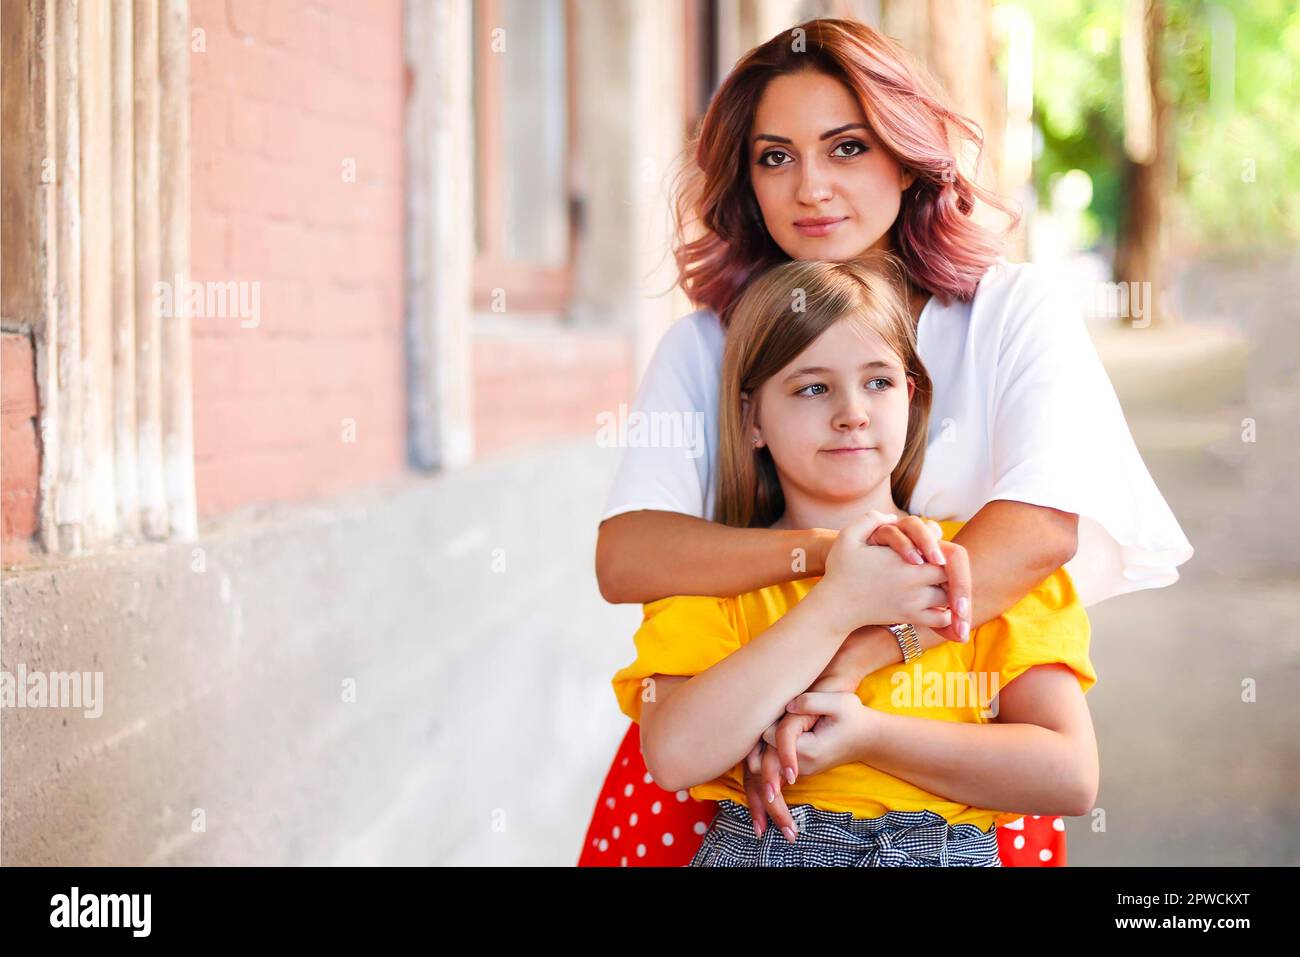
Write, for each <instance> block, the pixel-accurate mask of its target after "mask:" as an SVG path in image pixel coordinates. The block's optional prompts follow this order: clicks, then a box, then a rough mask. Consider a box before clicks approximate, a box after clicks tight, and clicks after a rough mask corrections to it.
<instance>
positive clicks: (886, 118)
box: [579, 19, 1192, 866]
mask: <svg viewBox="0 0 1300 957" xmlns="http://www.w3.org/2000/svg"><path fill="white" fill-rule="evenodd" d="M966 143H973V144H974V145H975V146H976V147H979V146H980V145H981V141H980V134H979V131H978V129H977V128H976V127H975V126H974V124H973V123H971V122H970V121H969V120H967V119H965V118H963V117H961V116H959V115H958V114H956V113H954V112H953V111H952V110H951V109H949V108H948V107H947V106H945V105H944V103H943V100H942V97H941V96H940V94H939V93H938V92H937V90H936V88H935V87H934V85H933V84H932V83H931V82H930V81H929V80H928V79H927V78H925V77H924V76H923V74H922V73H921V71H920V70H919V69H918V68H917V67H916V66H914V65H913V64H912V63H911V62H910V60H909V58H908V57H907V55H906V54H905V53H904V52H903V51H902V50H901V49H900V48H899V47H898V46H897V45H896V44H894V43H893V42H892V41H890V40H889V39H888V38H886V37H884V36H883V35H881V34H880V33H878V32H877V31H875V30H873V29H871V28H870V27H867V26H865V25H863V24H861V23H857V22H855V21H852V20H842V19H818V20H811V21H808V22H806V23H803V24H801V25H800V26H798V27H795V28H793V29H792V30H790V31H786V32H783V33H780V34H778V35H777V36H775V37H773V38H772V39H770V40H768V41H767V42H765V43H763V44H762V45H760V46H758V47H756V48H755V49H753V50H751V51H750V52H749V53H747V54H746V55H745V56H744V57H742V58H741V60H740V61H739V62H738V63H737V64H736V66H735V68H734V69H733V70H732V72H731V74H730V75H729V76H728V77H727V78H726V80H725V81H724V82H723V84H722V86H721V87H720V88H719V90H718V91H717V93H716V95H715V96H714V98H713V101H712V103H711V104H710V106H709V109H708V111H707V113H706V114H705V117H704V119H703V121H702V123H701V125H700V129H699V131H698V133H697V134H696V136H695V137H694V138H693V139H692V141H691V143H690V144H689V145H688V148H687V156H688V157H690V159H691V162H689V163H688V164H687V165H686V166H685V167H684V169H683V170H682V177H681V179H680V181H679V183H678V186H677V189H676V200H675V210H674V212H675V218H676V224H677V240H676V243H675V247H674V253H675V256H676V260H677V264H678V269H679V284H680V286H681V287H682V289H683V291H684V292H685V293H686V294H687V295H688V297H689V298H690V299H691V301H692V302H693V303H695V304H697V305H698V306H700V308H699V310H698V311H696V312H694V313H692V314H690V315H688V316H686V317H684V318H682V319H681V320H679V321H678V322H676V323H675V324H674V325H673V326H672V327H671V328H670V329H669V331H668V332H667V334H666V335H665V336H664V338H663V340H662V341H661V343H660V344H659V347H658V349H657V350H656V352H655V355H654V357H653V359H652V360H651V363H650V365H649V367H648V368H647V369H646V371H645V374H644V376H643V378H642V381H641V384H640V386H639V388H638V391H637V396H636V410H637V411H639V412H641V413H644V414H646V415H650V416H653V415H663V414H668V415H671V416H681V417H685V416H692V417H699V418H700V419H702V421H703V424H704V429H703V431H702V434H703V436H704V439H703V442H702V447H701V448H691V449H681V448H668V447H664V446H662V445H657V446H654V447H641V446H635V447H629V448H627V449H625V450H624V453H623V459H622V462H621V464H620V467H619V470H618V473H617V475H616V477H615V480H614V486H613V489H612V490H611V493H610V496H609V499H608V501H607V503H606V508H605V511H604V514H603V516H602V521H601V526H600V531H599V538H598V542H597V549H596V570H597V577H598V579H599V583H600V589H601V594H602V595H603V596H604V597H605V598H606V599H607V600H609V601H612V602H641V603H649V602H653V601H657V600H659V599H662V598H665V597H667V596H672V595H711V596H717V597H729V596H735V595H741V594H744V593H747V592H751V591H755V590H757V589H760V588H764V587H766V586H769V585H774V584H778V583H781V582H788V581H792V580H797V579H802V578H810V577H815V576H820V575H823V574H824V572H825V560H826V555H827V553H828V552H829V550H830V547H831V545H832V544H833V543H834V541H835V538H836V533H835V532H833V531H831V530H827V529H816V528H812V529H769V528H762V527H751V528H736V527H732V526H728V525H725V524H721V523H719V522H715V521H713V518H714V515H713V510H714V497H715V494H716V488H715V485H716V480H715V473H716V465H715V463H716V456H717V447H718V389H719V380H720V372H721V364H722V356H723V345H724V342H725V337H726V334H727V326H728V321H729V319H730V315H731V311H732V308H733V307H734V305H735V302H736V300H737V298H738V296H739V293H740V292H741V291H742V290H743V289H744V287H745V285H746V283H747V282H748V281H749V280H750V279H751V278H753V277H755V276H757V275H760V274H762V273H763V272H764V271H766V270H767V269H769V268H771V267H772V266H775V265H778V264H780V263H783V262H788V261H790V260H832V261H849V260H852V259H856V258H859V257H862V256H863V255H864V254H866V253H868V252H870V251H873V250H879V251H884V252H889V253H892V254H893V255H894V256H895V257H897V258H898V259H899V260H901V262H902V264H903V267H904V270H905V277H904V284H905V287H906V288H905V290H904V291H905V293H906V296H907V301H908V304H909V307H910V311H911V316H912V319H913V322H914V323H915V324H916V326H915V332H916V339H917V346H918V350H919V353H920V357H921V359H922V360H923V362H924V364H925V367H926V368H927V369H928V371H929V374H930V377H931V379H932V382H933V388H934V395H933V402H932V406H931V417H930V425H929V433H928V444H927V448H926V454H925V459H924V465H923V468H922V471H921V473H920V476H919V478H918V480H917V482H916V484H915V487H914V488H913V489H912V492H911V497H910V501H909V508H908V511H909V512H910V513H912V514H921V515H927V516H932V517H936V518H941V519H948V520H953V521H961V522H963V523H964V524H963V525H962V526H961V530H960V532H958V533H957V534H956V535H955V536H954V537H953V540H952V541H951V542H947V541H942V540H941V538H940V535H939V534H938V533H937V532H935V531H934V530H933V529H932V528H931V529H928V530H927V529H926V528H925V527H924V526H921V525H910V526H908V527H907V528H906V529H903V528H902V527H901V525H902V523H900V525H899V526H889V525H886V526H884V527H882V528H880V529H879V530H878V531H877V533H876V537H875V538H873V539H872V541H874V542H875V543H877V544H887V545H891V546H893V547H894V548H895V549H896V550H898V551H899V553H900V554H899V557H898V560H899V561H905V560H907V559H906V558H905V557H904V555H906V554H908V553H909V552H910V550H911V548H912V547H915V548H916V551H917V553H918V554H920V555H921V557H923V558H924V559H925V560H928V561H931V562H934V563H936V564H940V565H943V566H944V567H945V570H946V586H945V587H946V592H947V596H948V605H947V614H946V615H945V616H943V617H942V618H941V619H935V620H934V624H933V625H931V626H930V627H927V626H926V625H925V624H921V623H917V622H912V623H910V624H912V625H914V626H915V631H916V633H917V634H918V635H919V638H920V647H921V648H923V649H924V648H929V647H933V646H935V645H937V644H939V643H941V642H942V641H945V640H955V641H963V640H965V639H966V638H967V636H968V635H969V633H970V631H971V630H973V629H974V628H976V627H978V626H979V625H981V624H984V623H985V622H987V621H990V620H991V619H994V618H997V617H998V616H1000V615H1001V614H1002V613H1003V612H1005V611H1006V610H1007V609H1008V608H1010V607H1011V606H1013V605H1014V604H1016V602H1018V601H1019V600H1020V599H1021V598H1023V597H1024V596H1025V595H1026V594H1028V593H1029V592H1030V590H1031V589H1032V588H1034V586H1035V585H1037V584H1039V583H1040V582H1042V581H1043V580H1044V579H1045V578H1046V577H1047V576H1048V575H1050V574H1051V573H1052V572H1053V571H1054V570H1056V569H1058V568H1060V567H1061V566H1062V565H1064V566H1065V568H1066V569H1067V571H1068V572H1069V574H1070V576H1071V578H1072V580H1073V581H1074V584H1075V587H1076V588H1077V589H1078V593H1079V596H1080V598H1081V600H1082V601H1083V603H1084V604H1085V605H1088V604H1094V603H1096V602H1098V601H1101V600H1103V599H1105V598H1108V597H1111V596H1114V595H1118V594H1122V593H1124V592H1128V591H1134V590H1137V589H1142V588H1155V587H1162V586H1165V585H1168V584H1171V583H1172V582H1174V581H1176V580H1177V578H1178V572H1177V568H1176V567H1177V566H1178V565H1179V564H1181V563H1182V562H1184V561H1186V560H1187V559H1188V558H1189V557H1191V554H1192V549H1191V546H1190V545H1189V544H1188V541H1187V539H1186V537H1185V536H1184V534H1183V532H1182V530H1181V529H1180V528H1179V526H1178V523H1177V521H1176V519H1175V518H1174V516H1173V514H1172V513H1171V512H1170V510H1169V507H1168V505H1167V504H1166V503H1165V501H1164V499H1163V497H1162V496H1161V495H1160V492H1159V490H1158V489H1157V488H1156V486H1155V484H1154V482H1153V481H1152V479H1151V476H1150V474H1149V473H1148V471H1147V469H1146V466H1145V465H1144V463H1143V462H1142V459H1141V456H1140V455H1139V454H1138V451H1137V449H1136V447H1135V445H1134V443H1133V439H1132V436H1131V435H1130V433H1129V430H1128V427H1127V424H1126V423H1125V420H1124V416H1123V412H1122V411H1121V409H1120V406H1119V402H1118V400H1117V398H1116V396H1115V392H1114V389H1113V387H1112V386H1111V383H1110V380H1109V379H1108V377H1107V376H1106V373H1105V370H1104V369H1103V367H1102V365H1101V362H1100V360H1099V358H1098V356H1097V353H1096V350H1095V348H1094V347H1093V345H1092V342H1091V340H1090V339H1089V337H1088V334H1087V331H1086V329H1085V328H1084V325H1083V321H1082V318H1081V315H1080V314H1079V312H1078V310H1077V308H1075V307H1074V305H1073V304H1072V303H1071V302H1070V301H1069V299H1068V298H1067V297H1065V296H1063V295H1062V293H1061V288H1060V285H1059V284H1058V283H1055V282H1053V279H1052V277H1051V276H1050V275H1047V274H1046V273H1045V272H1044V271H1043V270H1042V269H1041V268H1039V267H1035V266H1032V265H1027V264H1012V263H1009V262H1007V261H1006V260H1005V259H1003V258H1002V256H1001V254H1002V250H1003V246H1002V238H1001V237H1000V236H999V235H997V234H996V233H994V232H992V231H990V230H988V229H987V228H985V227H984V226H982V225H980V224H979V223H977V222H976V220H975V219H974V218H973V215H972V214H973V213H974V211H975V207H976V204H977V203H980V202H982V203H984V204H986V205H987V206H989V207H991V208H993V209H996V210H1001V211H1003V212H1005V213H1007V214H1008V215H1009V216H1010V212H1009V210H1008V209H1007V207H1006V205H1005V204H1004V203H1003V202H1002V201H1001V200H1000V199H999V198H998V197H996V196H994V195H991V194H989V193H988V192H986V191H984V190H983V189H981V188H980V187H979V186H978V185H977V184H976V183H974V182H972V181H971V180H970V179H968V178H967V177H966V176H965V174H964V173H963V172H962V170H961V169H960V168H959V167H958V163H957V155H958V151H959V150H960V149H961V147H962V146H963V145H964V144H966ZM905 538H906V541H905V540H904V539H905ZM900 624H905V623H900ZM900 633H901V632H900V631H899V629H897V628H894V629H889V628H884V627H876V626H873V627H870V628H863V629H859V630H858V631H856V632H854V633H853V634H852V635H850V636H849V637H848V639H846V641H845V642H844V645H843V648H842V649H841V655H840V656H837V657H840V658H841V662H843V661H846V660H847V661H851V662H852V663H853V667H854V668H856V669H857V673H858V674H860V675H861V676H862V677H863V678H865V677H866V676H867V675H868V674H871V673H872V672H874V671H876V670H878V669H881V668H885V667H891V666H893V665H896V664H898V663H899V662H902V661H904V660H905V659H910V654H909V652H908V650H907V649H906V648H904V647H902V644H903V642H901V641H900V638H899V637H898V635H899V634H900ZM911 653H915V649H912V651H911ZM842 672H843V669H841V674H842ZM810 690H819V687H818V685H817V684H814V685H813V686H812V687H811V689H810ZM811 727H812V723H811V721H809V720H807V719H806V716H804V715H788V716H786V717H785V718H782V719H781V720H780V722H779V723H777V724H774V725H773V727H771V728H769V730H768V732H767V733H765V735H764V739H763V740H760V741H757V742H755V746H754V749H753V750H752V751H751V752H750V755H749V758H748V759H747V760H746V762H745V765H746V766H745V791H746V794H747V795H748V798H749V805H750V812H751V814H752V817H753V821H754V825H755V829H756V831H757V832H758V834H760V835H761V833H762V831H763V830H764V829H765V828H766V825H767V823H768V821H769V820H770V821H771V822H772V823H774V824H776V825H777V826H778V827H780V828H781V829H782V830H783V831H784V830H785V829H786V828H787V827H790V826H791V824H792V823H793V822H792V819H791V816H790V813H789V809H788V808H787V807H786V806H785V803H784V801H783V799H782V797H781V782H782V780H783V779H786V780H789V779H790V778H791V777H792V775H791V774H790V769H789V768H788V767H782V761H781V755H782V754H783V753H785V754H789V753H792V748H793V744H792V742H793V741H795V740H796V739H797V737H798V735H799V734H801V733H803V732H804V731H806V730H809V729H810V728H811ZM716 810H717V808H716V804H714V802H702V801H696V800H694V799H692V798H691V797H690V796H689V795H688V794H687V793H686V792H685V791H678V792H676V793H673V792H668V791H664V790H663V789H661V788H658V787H657V786H656V785H655V784H654V783H653V780H652V779H651V777H650V775H649V773H648V772H647V771H646V768H645V764H644V761H643V759H642V756H641V750H640V742H639V736H638V728H637V726H636V725H635V724H633V725H631V727H630V728H629V730H628V733H627V735H626V737H625V738H624V740H623V744H622V746H621V747H620V748H619V750H618V753H617V754H616V755H615V758H614V762H613V765H612V767H611V769H610V771H609V774H608V776H607V777H606V780H605V782H604V785H603V787H602V788H601V791H600V794H599V795H598V797H597V801H596V808H595V813H594V815H593V818H592V822H591V825H590V827H589V829H588V833H587V837H586V840H585V841H584V845H583V849H582V853H581V858H580V860H579V865H580V866H600V865H609V866H619V865H627V866H635V865H683V864H685V863H687V862H688V861H689V860H690V859H691V858H692V856H693V854H694V853H695V851H696V850H697V849H698V847H699V844H700V840H701V836H702V835H703V834H704V832H705V831H706V830H707V829H708V825H709V822H710V821H711V820H712V819H713V817H714V815H715V813H716ZM998 846H999V851H1000V856H1001V859H1002V862H1003V863H1004V864H1009V865H1014V864H1033V865H1061V864H1064V863H1065V853H1064V851H1065V845H1064V831H1063V826H1062V824H1061V821H1060V819H1059V818H1057V819H1049V818H1037V819H1036V818H1033V817H1029V818H1025V819H1022V820H1020V821H1017V822H1013V823H1012V824H1009V825H1006V826H1004V827H1003V828H1000V829H999V835H998Z"/></svg>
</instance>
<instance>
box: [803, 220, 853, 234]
mask: <svg viewBox="0 0 1300 957" xmlns="http://www.w3.org/2000/svg"><path fill="white" fill-rule="evenodd" d="M846 219H848V217H847V216H844V217H841V218H840V219H836V220H833V221H832V222H829V223H806V224H802V225H801V224H799V223H795V224H794V228H795V229H797V230H799V235H801V236H827V235H830V233H831V232H833V231H834V230H835V229H836V228H837V227H838V226H839V225H840V223H842V222H844V220H846Z"/></svg>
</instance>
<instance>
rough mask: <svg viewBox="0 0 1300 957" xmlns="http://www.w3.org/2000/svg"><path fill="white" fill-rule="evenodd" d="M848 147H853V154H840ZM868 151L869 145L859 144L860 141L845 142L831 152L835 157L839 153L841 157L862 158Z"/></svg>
mask: <svg viewBox="0 0 1300 957" xmlns="http://www.w3.org/2000/svg"><path fill="white" fill-rule="evenodd" d="M846 146H851V147H853V152H851V153H839V151H840V150H842V149H844V147H846ZM866 151H867V144H866V143H862V142H859V141H858V140H845V141H844V142H843V143H841V144H840V145H839V146H837V147H835V149H834V150H833V151H832V152H831V155H832V156H834V155H835V154H836V153H839V155H841V156H860V155H861V154H863V153H865V152H866Z"/></svg>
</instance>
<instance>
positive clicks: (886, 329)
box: [714, 253, 932, 528]
mask: <svg viewBox="0 0 1300 957" xmlns="http://www.w3.org/2000/svg"><path fill="white" fill-rule="evenodd" d="M905 288H906V283H905V273H904V271H903V268H902V265H901V264H900V263H899V262H898V260H897V259H895V258H894V257H892V256H889V255H887V254H883V253H871V254H868V255H867V256H863V257H860V258H858V259H853V260H848V261H846V262H821V261H816V260H814V261H803V260H795V261H791V262H787V263H783V264H782V265H779V266H775V267H773V268H772V269H770V270H768V271H767V272H765V273H763V275H761V276H760V277H758V278H757V279H755V280H754V281H752V282H751V283H750V284H749V285H748V286H747V288H746V289H745V291H744V293H743V294H742V295H741V297H740V298H739V299H738V300H737V302H736V307H735V311H734V313H733V315H732V317H731V324H730V326H729V328H728V330H727V339H726V351H725V353H724V356H723V361H722V383H721V389H720V394H719V397H718V405H719V422H718V484H717V502H716V506H715V510H714V511H715V517H716V519H717V521H719V522H722V523H723V524H725V525H733V526H737V527H740V528H755V527H756V528H766V527H768V526H769V525H771V524H772V523H773V522H775V521H776V520H777V519H779V518H780V517H781V515H782V513H783V512H784V511H785V496H784V494H783V493H782V491H781V483H780V480H779V479H778V477H777V472H776V463H775V462H773V460H772V455H771V453H770V452H769V451H768V449H767V448H754V446H753V443H752V442H751V441H749V439H748V436H749V433H750V429H751V428H752V426H753V417H754V410H755V406H756V404H757V402H756V400H757V397H758V390H759V389H760V388H761V387H762V385H763V383H765V382H766V381H767V380H768V379H770V378H771V377H772V376H774V375H776V373H777V372H779V371H780V370H781V369H783V368H785V367H786V365H788V364H789V363H790V362H792V361H793V360H794V359H795V357H796V356H798V355H799V354H800V353H801V352H803V351H804V349H806V348H807V347H808V346H809V345H810V344H811V343H812V342H813V341H814V340H815V339H816V338H817V337H818V336H820V335H821V334H822V333H823V332H825V331H826V330H827V329H829V328H830V327H831V326H833V325H834V324H835V323H837V322H840V321H848V322H854V323H857V324H859V325H860V326H861V328H863V329H867V330H870V331H872V332H874V333H876V334H877V335H879V336H880V338H881V339H882V340H884V342H885V345H886V346H888V347H889V348H890V349H891V350H893V351H894V352H895V353H896V354H897V355H898V358H899V359H900V361H901V363H902V366H903V370H904V372H905V374H906V375H907V377H908V379H910V380H911V381H912V382H913V383H914V384H915V386H916V388H915V391H914V393H913V395H912V399H911V402H910V403H909V406H908V414H907V436H906V438H905V440H904V443H903V453H902V455H901V456H900V457H899V460H898V464H897V465H896V466H895V467H894V470H893V472H892V474H891V475H890V492H891V494H892V496H893V499H894V503H895V504H896V505H897V506H898V507H899V508H900V509H903V510H904V511H906V509H907V502H908V500H909V499H910V498H911V495H912V489H913V488H915V486H916V481H917V478H918V477H919V476H920V474H921V464H922V462H923V461H924V459H925V445H926V438H927V429H928V427H929V420H930V401H931V397H932V386H931V383H930V376H929V373H928V372H926V370H925V366H924V365H923V364H922V363H921V358H920V356H919V355H918V354H917V349H916V330H915V328H914V326H913V322H912V316H911V313H910V312H909V310H908V308H907V304H906V300H905V299H904V297H903V294H902V290H903V289H905ZM742 393H748V394H749V397H750V403H749V406H748V409H746V408H745V406H744V403H743V400H742Z"/></svg>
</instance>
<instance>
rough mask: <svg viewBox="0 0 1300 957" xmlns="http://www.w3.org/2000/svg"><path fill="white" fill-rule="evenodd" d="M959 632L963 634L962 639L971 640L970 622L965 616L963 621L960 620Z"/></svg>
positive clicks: (958, 624)
mask: <svg viewBox="0 0 1300 957" xmlns="http://www.w3.org/2000/svg"><path fill="white" fill-rule="evenodd" d="M957 633H958V634H959V635H961V640H962V641H969V640H970V622H969V621H967V620H966V619H964V618H963V619H962V620H961V621H959V622H958V623H957Z"/></svg>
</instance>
